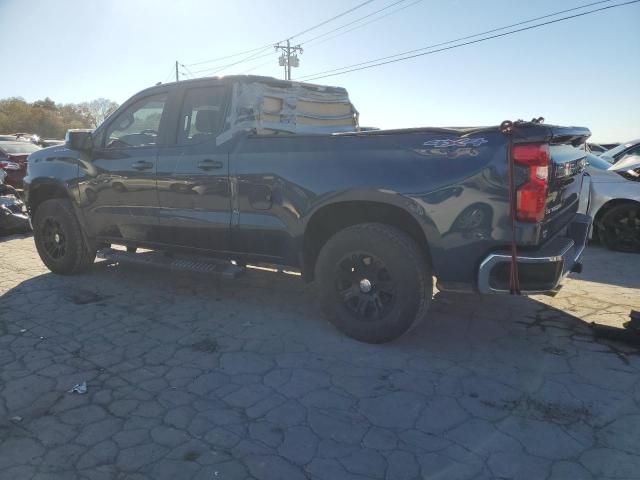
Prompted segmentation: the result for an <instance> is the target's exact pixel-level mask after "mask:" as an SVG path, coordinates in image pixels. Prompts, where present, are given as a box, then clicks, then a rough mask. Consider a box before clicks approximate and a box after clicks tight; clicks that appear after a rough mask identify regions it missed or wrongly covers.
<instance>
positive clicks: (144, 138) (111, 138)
mask: <svg viewBox="0 0 640 480" xmlns="http://www.w3.org/2000/svg"><path fill="white" fill-rule="evenodd" d="M166 100H167V96H166V95H165V94H161V95H153V96H151V97H147V98H143V99H142V100H139V101H138V102H136V103H134V104H133V105H131V106H130V107H129V108H127V109H126V110H125V111H124V112H122V113H121V114H120V115H118V117H116V119H115V120H114V121H113V122H111V124H110V125H109V128H108V129H107V133H106V135H105V148H107V149H110V148H128V147H147V146H155V145H156V144H157V142H158V132H159V130H160V120H161V119H162V113H163V111H164V106H165V103H166Z"/></svg>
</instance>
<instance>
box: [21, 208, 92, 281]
mask: <svg viewBox="0 0 640 480" xmlns="http://www.w3.org/2000/svg"><path fill="white" fill-rule="evenodd" d="M33 234H34V239H35V243H36V249H37V250H38V254H39V255H40V258H41V259H42V261H43V263H44V264H45V265H46V266H47V268H49V270H51V271H52V272H53V273H60V274H63V275H69V274H73V273H79V272H81V271H83V270H86V269H88V268H89V267H90V266H91V265H92V264H93V261H94V260H95V257H96V249H95V248H92V247H91V246H90V245H88V244H87V241H86V240H85V238H84V236H83V234H82V230H81V229H80V224H79V223H78V220H77V218H76V216H75V214H74V212H73V207H72V206H71V203H70V202H69V201H68V200H64V199H57V198H56V199H51V200H47V201H45V202H43V203H42V204H41V205H40V206H39V207H38V209H37V210H36V213H35V215H34V217H33Z"/></svg>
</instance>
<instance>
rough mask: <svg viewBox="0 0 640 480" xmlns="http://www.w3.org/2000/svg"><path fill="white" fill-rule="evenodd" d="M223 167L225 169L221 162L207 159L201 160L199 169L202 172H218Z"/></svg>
mask: <svg viewBox="0 0 640 480" xmlns="http://www.w3.org/2000/svg"><path fill="white" fill-rule="evenodd" d="M222 167H224V163H222V162H221V161H219V160H211V159H208V158H207V159H206V160H200V161H199V162H198V168H199V169H200V170H217V169H219V168H222Z"/></svg>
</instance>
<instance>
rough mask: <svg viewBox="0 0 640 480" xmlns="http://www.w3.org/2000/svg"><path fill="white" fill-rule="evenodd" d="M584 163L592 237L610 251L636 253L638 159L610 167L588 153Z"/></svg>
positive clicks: (639, 235)
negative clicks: (586, 165)
mask: <svg viewBox="0 0 640 480" xmlns="http://www.w3.org/2000/svg"><path fill="white" fill-rule="evenodd" d="M587 162H588V167H587V172H588V173H589V175H590V177H591V186H590V190H591V191H590V195H589V206H588V209H587V213H588V214H589V215H591V217H592V218H593V228H594V231H593V235H594V236H596V235H597V238H599V239H600V241H601V242H602V243H603V244H604V245H605V246H606V247H607V248H609V249H611V250H618V251H624V252H640V158H638V157H635V158H634V157H628V158H625V159H623V160H621V161H619V162H617V163H615V164H612V163H611V162H610V161H609V160H607V159H606V158H603V157H597V156H595V155H593V154H590V153H589V154H587Z"/></svg>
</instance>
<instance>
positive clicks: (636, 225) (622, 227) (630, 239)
mask: <svg viewBox="0 0 640 480" xmlns="http://www.w3.org/2000/svg"><path fill="white" fill-rule="evenodd" d="M598 234H599V236H600V241H601V242H602V243H603V245H604V246H605V247H607V248H608V249H609V250H616V251H618V252H640V205H638V204H635V203H624V204H621V205H617V206H615V207H613V208H612V209H611V210H609V211H608V212H607V213H605V214H604V216H603V217H602V220H601V221H600V224H599V226H598Z"/></svg>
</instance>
